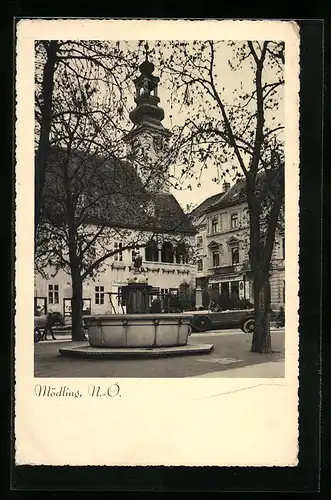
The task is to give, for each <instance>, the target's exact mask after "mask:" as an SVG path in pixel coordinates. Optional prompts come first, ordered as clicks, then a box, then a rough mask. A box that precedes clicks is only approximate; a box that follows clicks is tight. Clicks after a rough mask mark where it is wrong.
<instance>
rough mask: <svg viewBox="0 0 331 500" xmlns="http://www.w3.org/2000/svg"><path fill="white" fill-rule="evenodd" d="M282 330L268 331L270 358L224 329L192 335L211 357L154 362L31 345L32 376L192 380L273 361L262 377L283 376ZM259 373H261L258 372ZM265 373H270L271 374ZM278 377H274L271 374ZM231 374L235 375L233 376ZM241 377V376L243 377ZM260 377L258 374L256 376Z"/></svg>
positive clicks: (53, 344) (237, 333) (65, 343)
mask: <svg viewBox="0 0 331 500" xmlns="http://www.w3.org/2000/svg"><path fill="white" fill-rule="evenodd" d="M284 341H285V335H284V330H273V331H272V347H273V350H274V352H273V353H272V354H271V355H266V354H256V353H251V352H250V345H251V336H250V335H246V334H244V333H242V332H241V331H240V330H226V331H224V330H223V331H219V332H206V333H201V334H192V335H191V337H190V342H191V343H208V344H209V343H211V344H214V349H213V351H212V352H211V354H202V355H201V354H200V355H199V354H198V355H192V356H177V357H171V358H164V359H163V358H158V359H127V360H126V359H121V360H114V359H104V360H101V359H100V360H99V359H93V360H92V359H71V358H63V357H61V356H60V355H59V348H60V347H63V346H68V345H69V344H70V342H68V340H65V339H63V338H60V339H58V340H56V341H46V342H39V343H37V344H35V376H36V377H63V378H67V377H88V378H93V377H118V378H122V377H140V378H143V377H154V378H158V377H162V378H168V377H196V376H202V375H205V374H207V373H213V372H215V376H217V375H216V372H221V371H224V370H226V371H227V374H226V375H225V374H222V376H229V377H231V370H232V369H237V368H243V367H246V366H247V367H249V366H251V365H257V364H260V363H268V362H275V367H276V368H275V369H273V370H272V371H270V370H269V371H267V370H266V374H265V375H264V376H266V377H268V376H269V377H275V376H277V377H283V376H284V362H283V361H284V358H285V346H284ZM245 373H247V374H246V377H250V376H251V377H254V376H257V375H254V373H256V370H252V371H251V374H250V371H249V368H247V370H245ZM259 373H261V370H260V371H259ZM268 373H271V375H270V374H269V375H268ZM275 373H276V374H278V375H275ZM233 376H236V375H235V372H234V373H233ZM243 376H244V375H243ZM259 376H261V375H259Z"/></svg>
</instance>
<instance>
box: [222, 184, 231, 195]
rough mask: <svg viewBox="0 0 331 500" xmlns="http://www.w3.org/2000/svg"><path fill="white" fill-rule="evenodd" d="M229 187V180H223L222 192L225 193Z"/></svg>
mask: <svg viewBox="0 0 331 500" xmlns="http://www.w3.org/2000/svg"><path fill="white" fill-rule="evenodd" d="M229 189H230V182H223V192H224V193H226V192H227V191H228V190H229Z"/></svg>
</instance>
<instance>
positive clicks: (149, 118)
mask: <svg viewBox="0 0 331 500" xmlns="http://www.w3.org/2000/svg"><path fill="white" fill-rule="evenodd" d="M145 51H146V55H145V60H144V61H143V62H142V64H140V66H139V71H140V75H139V76H138V77H137V78H136V79H135V80H134V84H135V87H136V96H135V102H136V107H135V108H134V109H133V110H132V111H131V113H130V115H129V116H130V120H131V121H132V123H133V124H134V125H135V128H139V127H140V126H143V125H145V126H147V127H148V126H149V127H150V128H151V129H156V130H157V129H159V130H165V129H164V127H163V125H162V123H161V122H162V120H163V119H164V110H163V109H162V108H160V107H159V106H158V103H159V102H160V99H159V97H158V84H159V81H160V78H159V77H158V76H155V75H153V71H154V69H155V67H154V64H153V63H152V62H151V61H149V60H148V44H146V45H145Z"/></svg>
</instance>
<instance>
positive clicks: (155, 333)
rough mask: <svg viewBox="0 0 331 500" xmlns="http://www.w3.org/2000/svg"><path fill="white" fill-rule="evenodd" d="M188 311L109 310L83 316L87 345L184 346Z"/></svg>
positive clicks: (187, 329)
mask: <svg viewBox="0 0 331 500" xmlns="http://www.w3.org/2000/svg"><path fill="white" fill-rule="evenodd" d="M191 321H192V316H190V315H188V314H171V313H163V314H109V315H103V314H100V315H93V316H84V322H85V324H86V326H87V329H88V337H89V343H90V346H91V347H170V346H185V345H186V344H187V340H188V337H189V335H190V334H191V326H190V323H191Z"/></svg>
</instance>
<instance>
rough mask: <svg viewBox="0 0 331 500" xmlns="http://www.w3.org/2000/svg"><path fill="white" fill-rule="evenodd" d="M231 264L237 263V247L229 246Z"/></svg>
mask: <svg viewBox="0 0 331 500" xmlns="http://www.w3.org/2000/svg"><path fill="white" fill-rule="evenodd" d="M231 255H232V265H233V266H234V265H235V264H239V247H233V248H231Z"/></svg>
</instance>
